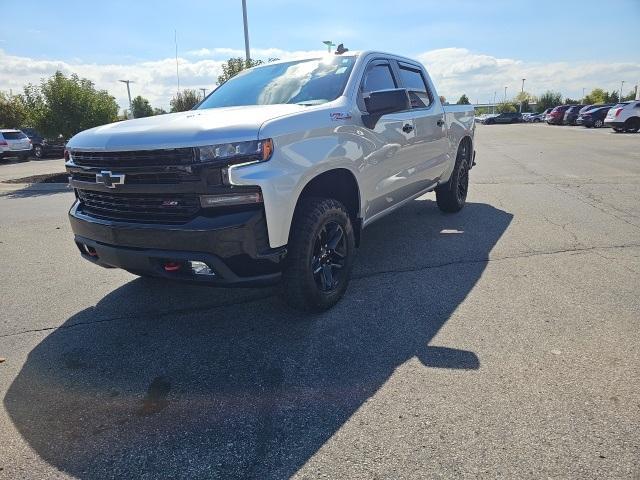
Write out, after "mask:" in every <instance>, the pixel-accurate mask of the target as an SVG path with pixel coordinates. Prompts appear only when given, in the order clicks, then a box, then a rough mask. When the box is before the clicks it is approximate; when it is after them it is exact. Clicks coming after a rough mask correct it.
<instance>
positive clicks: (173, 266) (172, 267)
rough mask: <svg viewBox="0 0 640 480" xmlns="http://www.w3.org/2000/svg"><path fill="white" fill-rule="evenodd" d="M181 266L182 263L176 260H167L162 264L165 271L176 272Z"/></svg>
mask: <svg viewBox="0 0 640 480" xmlns="http://www.w3.org/2000/svg"><path fill="white" fill-rule="evenodd" d="M181 268H182V264H181V263H178V262H167V263H165V264H164V269H165V271H166V272H177V271H178V270H180V269H181Z"/></svg>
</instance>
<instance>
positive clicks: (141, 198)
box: [65, 52, 475, 310]
mask: <svg viewBox="0 0 640 480" xmlns="http://www.w3.org/2000/svg"><path fill="white" fill-rule="evenodd" d="M425 107H428V108H425ZM473 113H474V110H473V105H446V106H443V105H442V104H441V102H440V99H439V96H438V93H437V92H436V89H435V87H434V85H433V83H432V81H431V79H430V77H429V74H428V73H427V71H426V70H425V68H424V67H423V66H422V65H421V64H420V63H418V62H416V61H414V60H411V59H408V58H404V57H400V56H396V55H389V54H386V53H381V52H364V53H355V52H354V53H351V52H350V53H348V54H343V55H335V56H332V58H317V57H314V58H307V59H299V60H295V61H280V62H273V63H269V64H266V65H261V66H257V67H254V68H251V69H247V70H245V71H243V72H242V73H240V74H238V75H237V76H235V77H233V78H232V79H230V80H228V81H227V82H225V83H223V84H222V85H220V86H219V87H218V88H217V89H215V90H214V91H213V92H212V93H210V94H209V96H208V97H207V98H206V99H205V100H203V101H202V102H201V103H200V104H199V105H198V107H197V108H196V109H195V110H191V111H187V112H180V113H172V114H166V115H158V116H154V117H147V118H139V119H134V120H126V121H123V122H118V123H112V124H109V125H105V126H102V127H97V128H92V129H90V130H86V131H84V132H81V133H79V134H77V135H75V136H74V137H73V138H72V139H71V140H69V143H68V144H67V152H66V153H65V155H66V156H67V157H68V161H67V162H66V168H67V171H68V172H69V174H70V176H71V180H70V182H71V185H72V186H73V188H74V189H75V192H76V197H77V199H76V200H75V201H74V204H73V206H72V207H71V210H70V212H69V218H70V221H71V226H72V229H73V232H74V234H75V239H74V240H75V243H76V245H77V246H78V249H79V251H80V253H81V255H82V256H83V257H84V258H85V259H87V260H89V261H91V262H93V263H95V264H98V265H102V266H105V267H118V268H122V269H125V270H128V271H130V272H133V273H134V274H137V275H143V276H156V277H162V278H166V279H173V280H183V281H190V282H199V283H201V284H209V285H220V286H223V285H226V286H230V285H251V284H266V283H273V282H276V281H278V280H282V282H283V284H284V285H283V286H284V288H283V291H284V293H285V295H284V298H285V299H286V300H287V301H288V302H289V303H290V304H291V305H292V306H294V307H297V308H300V309H304V310H324V309H327V308H329V307H331V306H332V305H334V304H335V303H336V302H338V300H339V299H340V298H341V297H342V295H343V294H344V292H345V290H346V288H347V284H348V282H349V277H350V274H351V270H352V268H353V265H354V260H355V259H354V254H355V249H356V247H357V245H358V241H359V238H360V236H361V231H362V230H363V228H364V227H367V226H368V225H370V224H371V223H373V222H374V221H376V220H378V219H379V218H382V217H383V216H385V215H387V214H389V213H391V212H392V211H394V210H395V209H396V208H398V207H400V206H402V205H403V204H404V203H406V202H408V201H410V200H411V199H413V198H416V197H418V196H420V195H422V194H424V193H425V192H428V191H431V190H435V196H436V201H437V205H438V207H439V208H440V209H441V210H442V211H445V212H457V211H459V210H460V209H462V208H463V207H464V204H465V200H466V196H467V191H468V188H469V170H470V169H471V167H472V166H473V165H474V149H473V146H474V143H473V141H474V125H475V123H474V119H473Z"/></svg>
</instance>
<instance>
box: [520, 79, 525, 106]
mask: <svg viewBox="0 0 640 480" xmlns="http://www.w3.org/2000/svg"><path fill="white" fill-rule="evenodd" d="M525 80H526V78H523V79H522V88H521V89H520V93H521V94H522V95H520V97H522V98H520V113H522V102H524V81H525Z"/></svg>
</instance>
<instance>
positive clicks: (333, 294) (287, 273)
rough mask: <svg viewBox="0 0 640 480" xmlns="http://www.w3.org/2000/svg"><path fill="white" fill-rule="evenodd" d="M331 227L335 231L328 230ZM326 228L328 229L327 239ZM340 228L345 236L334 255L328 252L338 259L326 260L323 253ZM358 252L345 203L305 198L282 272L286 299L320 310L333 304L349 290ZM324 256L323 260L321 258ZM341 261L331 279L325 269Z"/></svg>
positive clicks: (299, 307)
mask: <svg viewBox="0 0 640 480" xmlns="http://www.w3.org/2000/svg"><path fill="white" fill-rule="evenodd" d="M330 231H331V232H334V233H329V232H330ZM323 232H326V233H324V234H325V237H324V240H323V239H322V237H323ZM335 232H338V233H335ZM339 232H341V233H342V236H341V238H340V239H339V240H338V241H337V242H339V243H336V245H334V247H335V248H334V249H333V254H334V255H335V257H330V255H329V257H330V258H334V260H335V262H336V263H331V262H332V260H327V259H326V258H327V257H325V256H324V255H325V254H326V252H327V251H330V250H331V249H330V248H329V249H328V250H327V245H329V247H331V244H332V243H333V242H332V241H331V240H334V239H335V237H337V236H338V235H339ZM321 252H325V253H321ZM355 252H356V244H355V234H354V231H353V226H352V224H351V218H350V216H349V213H348V211H347V209H346V208H345V206H344V205H343V204H342V203H341V202H339V201H337V200H334V199H331V198H319V197H308V198H303V199H302V200H301V202H300V204H299V205H298V207H297V208H296V212H295V215H294V218H293V224H292V228H291V234H290V236H289V245H288V252H287V259H286V264H285V268H284V271H283V274H282V287H283V295H284V300H285V301H286V303H288V304H289V305H290V306H291V307H293V308H295V309H297V310H303V311H315V312H321V311H323V310H327V309H329V308H331V307H332V306H333V305H335V304H336V303H337V302H338V301H339V300H340V298H342V296H343V295H344V292H345V291H346V290H347V285H348V284H349V278H350V276H351V270H352V269H353V261H354V256H355ZM338 255H340V257H339V256H338ZM323 258H324V260H322V261H321V262H318V261H319V259H323ZM323 262H328V263H323ZM340 262H341V263H342V264H341V266H340V267H339V268H336V269H335V270H334V271H332V273H331V274H329V275H330V276H331V278H330V281H329V280H328V279H327V277H325V270H324V269H325V268H326V267H327V265H338V263H340ZM319 265H320V267H319V268H320V271H319V274H318V266H319Z"/></svg>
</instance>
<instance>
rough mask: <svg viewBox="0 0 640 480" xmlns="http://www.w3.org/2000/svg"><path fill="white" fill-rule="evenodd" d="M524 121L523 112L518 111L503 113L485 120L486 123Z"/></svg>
mask: <svg viewBox="0 0 640 480" xmlns="http://www.w3.org/2000/svg"><path fill="white" fill-rule="evenodd" d="M520 122H522V114H521V113H518V112H514V113H501V114H500V115H496V116H495V117H489V118H487V119H486V120H485V121H484V124H485V125H491V124H493V123H520Z"/></svg>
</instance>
